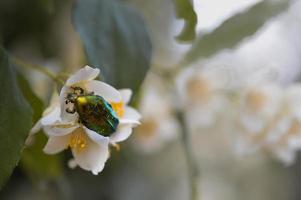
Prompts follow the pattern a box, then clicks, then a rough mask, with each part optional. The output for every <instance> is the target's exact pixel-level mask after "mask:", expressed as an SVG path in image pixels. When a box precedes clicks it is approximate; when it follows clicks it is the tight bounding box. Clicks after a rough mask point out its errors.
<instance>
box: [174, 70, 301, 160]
mask: <svg viewBox="0 0 301 200" xmlns="http://www.w3.org/2000/svg"><path fill="white" fill-rule="evenodd" d="M228 83H229V74H228V73H227V72H225V71H224V70H221V69H206V68H195V67H190V68H187V69H184V70H183V72H181V73H180V75H179V76H178V78H177V89H178V94H179V98H181V104H182V108H183V109H184V110H185V113H186V119H187V123H189V124H190V127H192V129H194V130H198V132H201V129H200V128H206V127H208V126H211V127H212V126H218V124H217V122H218V121H223V120H227V121H228V122H230V123H231V124H230V127H231V132H232V133H233V134H232V135H231V136H230V135H229V137H232V136H234V140H235V142H234V149H235V152H236V153H237V154H238V155H247V154H248V153H252V152H256V151H262V152H267V153H268V154H269V155H273V156H275V157H276V158H278V159H280V160H281V161H283V162H284V163H285V164H291V163H293V161H294V160H295V156H296V153H297V150H299V149H301V85H300V84H291V85H289V86H287V87H285V88H284V87H282V86H280V85H279V84H277V83H275V82H271V81H269V82H264V81H259V82H258V81H256V83H253V84H245V85H244V86H242V87H236V88H231V87H229V84H228ZM229 110H231V112H232V113H225V112H229ZM225 117H226V118H230V117H231V118H232V119H231V120H229V119H225ZM194 132H195V131H194Z"/></svg>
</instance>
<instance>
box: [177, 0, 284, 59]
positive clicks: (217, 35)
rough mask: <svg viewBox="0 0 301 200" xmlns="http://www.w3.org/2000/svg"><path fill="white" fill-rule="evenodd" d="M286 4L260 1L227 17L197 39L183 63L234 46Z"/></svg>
mask: <svg viewBox="0 0 301 200" xmlns="http://www.w3.org/2000/svg"><path fill="white" fill-rule="evenodd" d="M288 5H289V2H288V1H276V2H275V1H274V2H271V1H262V2H259V3H257V4H255V5H254V6H253V7H252V8H250V9H249V10H248V11H246V12H244V13H239V14H237V15H235V16H233V17H231V18H229V19H228V20H226V21H225V22H224V23H223V24H222V25H221V26H219V27H218V28H216V29H215V30H214V31H213V32H212V33H208V34H206V35H203V37H201V38H200V39H199V40H197V41H196V43H195V44H194V45H193V46H192V48H191V49H190V50H189V51H188V52H187V54H186V56H185V58H184V62H183V63H184V64H190V63H192V62H195V61H197V60H198V59H200V58H203V57H209V56H211V55H213V54H215V53H217V52H218V51H221V50H223V49H226V48H233V47H235V46H236V45H238V44H239V42H240V41H241V40H243V39H244V38H246V37H248V36H251V35H253V34H254V33H256V31H257V30H258V29H260V27H262V26H263V25H264V24H265V22H266V21H267V20H269V19H270V18H271V17H274V16H276V15H277V14H279V13H281V12H282V11H284V10H285V9H287V7H288Z"/></svg>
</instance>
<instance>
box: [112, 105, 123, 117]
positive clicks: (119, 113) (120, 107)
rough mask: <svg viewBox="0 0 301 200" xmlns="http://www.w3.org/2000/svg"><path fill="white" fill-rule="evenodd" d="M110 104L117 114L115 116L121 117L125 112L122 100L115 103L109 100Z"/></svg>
mask: <svg viewBox="0 0 301 200" xmlns="http://www.w3.org/2000/svg"><path fill="white" fill-rule="evenodd" d="M110 104H111V106H112V108H113V110H114V111H115V113H116V114H117V116H118V117H119V118H121V117H123V115H124V112H125V109H124V104H123V102H122V101H120V102H117V103H115V102H111V103H110Z"/></svg>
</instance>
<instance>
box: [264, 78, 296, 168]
mask: <svg viewBox="0 0 301 200" xmlns="http://www.w3.org/2000/svg"><path fill="white" fill-rule="evenodd" d="M283 96H284V103H283V107H282V110H281V112H280V113H279V114H278V119H277V120H275V125H274V126H273V128H271V130H270V131H269V132H268V134H267V139H266V143H267V147H268V150H269V151H270V152H272V153H273V154H274V155H275V156H276V157H277V158H278V159H280V160H281V161H283V162H284V163H286V164H287V165H290V164H292V163H293V162H294V160H295V157H296V153H297V151H298V150H300V149H301V108H300V107H301V85H300V84H297V85H292V86H290V87H289V88H287V90H286V91H285V93H284V95H283Z"/></svg>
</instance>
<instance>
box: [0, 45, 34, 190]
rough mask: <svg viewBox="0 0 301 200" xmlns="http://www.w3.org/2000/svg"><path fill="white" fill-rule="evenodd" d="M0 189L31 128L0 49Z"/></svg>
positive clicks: (12, 73)
mask: <svg viewBox="0 0 301 200" xmlns="http://www.w3.org/2000/svg"><path fill="white" fill-rule="evenodd" d="M0 85H1V94H0V97H1V98H0V158H1V162H0V187H1V186H3V184H4V182H5V181H6V180H7V179H8V177H9V176H10V174H11V173H12V171H13V169H14V168H15V166H16V165H17V164H18V161H19V159H20V156H21V152H22V149H23V146H24V142H25V139H26V137H27V135H28V133H29V129H30V127H31V119H32V111H31V109H30V107H29V105H28V104H27V102H26V100H25V99H24V98H23V96H22V93H21V92H20V90H19V88H18V85H17V81H16V74H15V70H14V68H13V66H12V65H11V63H10V61H9V58H8V56H7V54H6V53H5V52H4V50H3V49H1V48H0Z"/></svg>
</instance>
